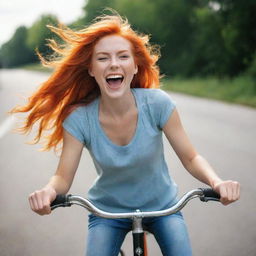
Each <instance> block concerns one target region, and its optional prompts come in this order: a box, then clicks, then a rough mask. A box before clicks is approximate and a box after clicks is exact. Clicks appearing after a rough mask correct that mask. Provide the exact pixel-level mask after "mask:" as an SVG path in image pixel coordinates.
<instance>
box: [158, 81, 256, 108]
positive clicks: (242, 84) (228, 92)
mask: <svg viewBox="0 0 256 256" xmlns="http://www.w3.org/2000/svg"><path fill="white" fill-rule="evenodd" d="M162 88H163V89H164V90H170V91H174V92H181V93H186V94H190V95H194V96H199V97H204V98H211V99H216V100H221V101H225V102H231V103H237V104H242V105H247V106H250V107H254V108H255V107H256V81H255V80H253V79H252V78H251V77H247V76H240V77H237V78H234V79H229V78H225V79H217V78H191V79H182V78H174V79H165V80H163V87H162Z"/></svg>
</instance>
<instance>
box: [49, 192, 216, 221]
mask: <svg viewBox="0 0 256 256" xmlns="http://www.w3.org/2000/svg"><path fill="white" fill-rule="evenodd" d="M198 197H199V198H200V200H201V201H203V202H208V201H219V199H220V195H219V194H218V193H216V192H215V191H214V190H212V189H210V188H198V189H194V190H191V191H189V192H188V193H186V194H185V195H184V196H183V197H182V198H181V199H180V200H179V201H178V202H177V203H176V204H175V205H173V206H172V207H170V208H168V209H165V210H161V211H151V212H141V211H140V210H139V209H138V210H136V211H135V212H128V213H110V212H105V211H102V210H100V209H99V208H97V207H96V206H95V205H93V203H92V202H90V201H89V200H88V199H86V198H83V197H81V196H76V195H71V194H69V195H57V197H56V199H55V200H54V201H53V202H52V203H51V209H52V210H54V209H56V208H57V207H70V206H71V205H74V204H75V205H79V206H82V207H84V208H86V209H87V210H88V211H89V212H91V213H93V214H95V215H97V216H99V217H103V218H108V219H117V218H144V217H158V216H166V215H171V214H174V213H176V212H178V211H180V210H181V209H182V208H183V207H184V206H185V205H186V204H187V203H188V202H189V201H190V200H191V199H194V198H198Z"/></svg>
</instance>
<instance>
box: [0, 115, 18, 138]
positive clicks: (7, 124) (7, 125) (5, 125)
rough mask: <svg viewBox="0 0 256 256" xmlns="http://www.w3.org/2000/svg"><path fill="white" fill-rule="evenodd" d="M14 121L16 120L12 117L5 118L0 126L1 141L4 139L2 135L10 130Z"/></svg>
mask: <svg viewBox="0 0 256 256" xmlns="http://www.w3.org/2000/svg"><path fill="white" fill-rule="evenodd" d="M16 120H17V118H16V117H14V116H13V115H12V116H9V117H7V118H6V119H5V120H4V121H3V122H2V123H1V124H0V139H2V138H3V137H4V135H5V134H6V133H8V132H9V131H10V130H11V129H12V127H13V126H14V124H15V122H16Z"/></svg>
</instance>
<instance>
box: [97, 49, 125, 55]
mask: <svg viewBox="0 0 256 256" xmlns="http://www.w3.org/2000/svg"><path fill="white" fill-rule="evenodd" d="M125 52H129V50H121V51H118V52H117V53H118V54H120V53H125ZM99 54H109V52H96V55H99Z"/></svg>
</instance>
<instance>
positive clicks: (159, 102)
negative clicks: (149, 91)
mask: <svg viewBox="0 0 256 256" xmlns="http://www.w3.org/2000/svg"><path fill="white" fill-rule="evenodd" d="M150 101H151V103H153V104H151V108H152V112H153V115H154V119H155V122H156V125H157V127H158V128H159V129H163V127H164V126H165V124H166V122H167V121H168V120H169V118H170V116H171V114H172V112H173V111H174V109H175V107H176V103H175V102H174V101H173V100H172V99H171V97H170V96H169V94H167V93H166V92H164V91H163V90H161V89H155V90H153V95H151V100H150Z"/></svg>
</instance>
